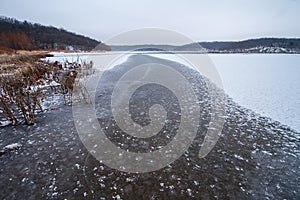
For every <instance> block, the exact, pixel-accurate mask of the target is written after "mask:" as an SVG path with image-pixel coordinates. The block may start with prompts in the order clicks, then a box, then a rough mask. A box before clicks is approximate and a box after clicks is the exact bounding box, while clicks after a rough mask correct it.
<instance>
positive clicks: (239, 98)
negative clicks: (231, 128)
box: [210, 54, 300, 131]
mask: <svg viewBox="0 0 300 200" xmlns="http://www.w3.org/2000/svg"><path fill="white" fill-rule="evenodd" d="M210 57H211V59H212V60H213V62H214V63H215V66H216V67H217V69H218V71H219V74H220V76H221V78H222V80H223V86H224V89H225V91H226V93H227V94H229V95H230V96H231V97H232V98H233V100H234V101H236V102H237V103H239V104H240V105H242V106H244V107H246V108H249V109H252V110H253V111H255V112H257V113H259V114H261V115H264V116H267V117H271V118H272V119H274V120H277V121H279V122H281V123H283V124H286V125H288V126H290V127H291V128H293V129H295V130H297V131H300V55H286V54H248V55H243V54H230V55H222V54H214V55H210Z"/></svg>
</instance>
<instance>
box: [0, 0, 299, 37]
mask: <svg viewBox="0 0 300 200" xmlns="http://www.w3.org/2000/svg"><path fill="white" fill-rule="evenodd" d="M299 11H300V1H299V0H249V1H242V0H240V1H238V0H227V1H225V0H223V1H222V0H219V1H217V0H207V1H201V0H185V1H184V0H181V1H180V0H85V1H83V0H78V1H75V0H47V1H42V0H26V1H23V0H19V1H18V0H1V3H0V15H4V16H8V17H14V18H17V19H19V20H21V21H23V20H28V21H30V22H36V23H40V24H44V25H53V26H55V27H58V28H64V29H67V30H69V31H72V32H76V33H80V34H83V35H86V36H90V37H92V38H95V39H98V40H101V41H105V40H106V39H108V38H110V37H112V36H114V35H116V34H119V33H121V32H125V31H129V30H132V29H138V28H145V27H156V28H165V29H170V30H174V31H177V32H179V33H182V34H184V35H186V36H188V37H190V38H191V39H192V40H194V41H211V40H242V39H247V38H257V37H300V26H299V19H300V12H299Z"/></svg>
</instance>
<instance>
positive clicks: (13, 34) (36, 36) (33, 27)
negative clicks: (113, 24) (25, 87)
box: [0, 17, 110, 50]
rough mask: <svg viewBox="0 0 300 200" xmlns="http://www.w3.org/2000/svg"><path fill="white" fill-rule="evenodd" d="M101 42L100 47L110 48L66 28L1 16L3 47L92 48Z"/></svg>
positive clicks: (0, 31)
mask: <svg viewBox="0 0 300 200" xmlns="http://www.w3.org/2000/svg"><path fill="white" fill-rule="evenodd" d="M99 44H101V48H100V49H103V50H109V49H110V48H109V47H108V46H106V45H105V44H103V43H101V42H100V41H97V40H94V39H91V38H88V37H85V36H82V35H78V34H75V33H71V32H68V31H66V30H64V29H58V28H56V27H52V26H43V25H41V24H37V23H35V24H33V23H30V22H27V21H24V22H21V21H18V20H16V19H13V18H8V17H0V47H2V48H9V49H15V50H18V49H25V50H33V49H54V50H91V49H93V48H95V47H96V46H97V45H99Z"/></svg>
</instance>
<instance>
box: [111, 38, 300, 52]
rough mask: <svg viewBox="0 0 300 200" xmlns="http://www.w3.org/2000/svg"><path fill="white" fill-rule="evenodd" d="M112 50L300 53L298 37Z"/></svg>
mask: <svg viewBox="0 0 300 200" xmlns="http://www.w3.org/2000/svg"><path fill="white" fill-rule="evenodd" d="M111 49H112V51H132V50H139V51H162V50H163V51H169V52H172V51H174V52H176V51H194V52H203V53H300V39H299V38H258V39H250V40H243V41H230V42H218V41H216V42H197V43H191V44H185V45H181V46H176V45H163V44H161V45H153V44H150V45H148V44H147V45H131V46H130V45H123V46H111Z"/></svg>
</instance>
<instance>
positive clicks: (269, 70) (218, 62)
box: [52, 53, 300, 132]
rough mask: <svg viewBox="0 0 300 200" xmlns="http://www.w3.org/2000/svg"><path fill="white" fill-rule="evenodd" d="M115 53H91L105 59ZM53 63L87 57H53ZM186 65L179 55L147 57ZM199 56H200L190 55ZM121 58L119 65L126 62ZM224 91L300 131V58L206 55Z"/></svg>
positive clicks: (246, 105)
mask: <svg viewBox="0 0 300 200" xmlns="http://www.w3.org/2000/svg"><path fill="white" fill-rule="evenodd" d="M112 54H114V53H105V54H93V55H97V56H101V57H105V58H108V57H109V56H110V55H112ZM55 55H56V57H54V58H52V59H54V60H57V59H58V60H62V59H66V58H67V59H69V60H76V59H77V56H78V55H80V57H81V58H88V57H89V56H90V54H55ZM150 55H151V56H155V57H160V58H167V59H171V60H173V61H176V62H181V63H183V64H187V63H186V62H185V61H184V60H183V59H182V58H180V55H179V56H178V55H170V54H150ZM190 56H195V57H196V56H199V55H190ZM127 57H128V55H125V56H121V58H119V61H118V62H123V61H125V60H126V58H127ZM209 57H210V59H211V60H212V61H213V63H214V65H215V67H216V68H217V70H218V73H219V75H220V77H221V80H222V84H223V88H224V90H225V92H226V93H227V94H228V95H229V96H230V97H231V98H233V100H234V101H235V102H237V103H238V104H240V105H241V106H244V107H246V108H248V109H251V110H253V111H254V112H256V113H259V114H261V115H262V116H267V117H270V118H272V119H274V120H276V121H279V122H281V123H282V124H285V125H288V126H289V127H291V128H292V129H295V130H296V131H298V132H299V131H300V55H298V54H209Z"/></svg>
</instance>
